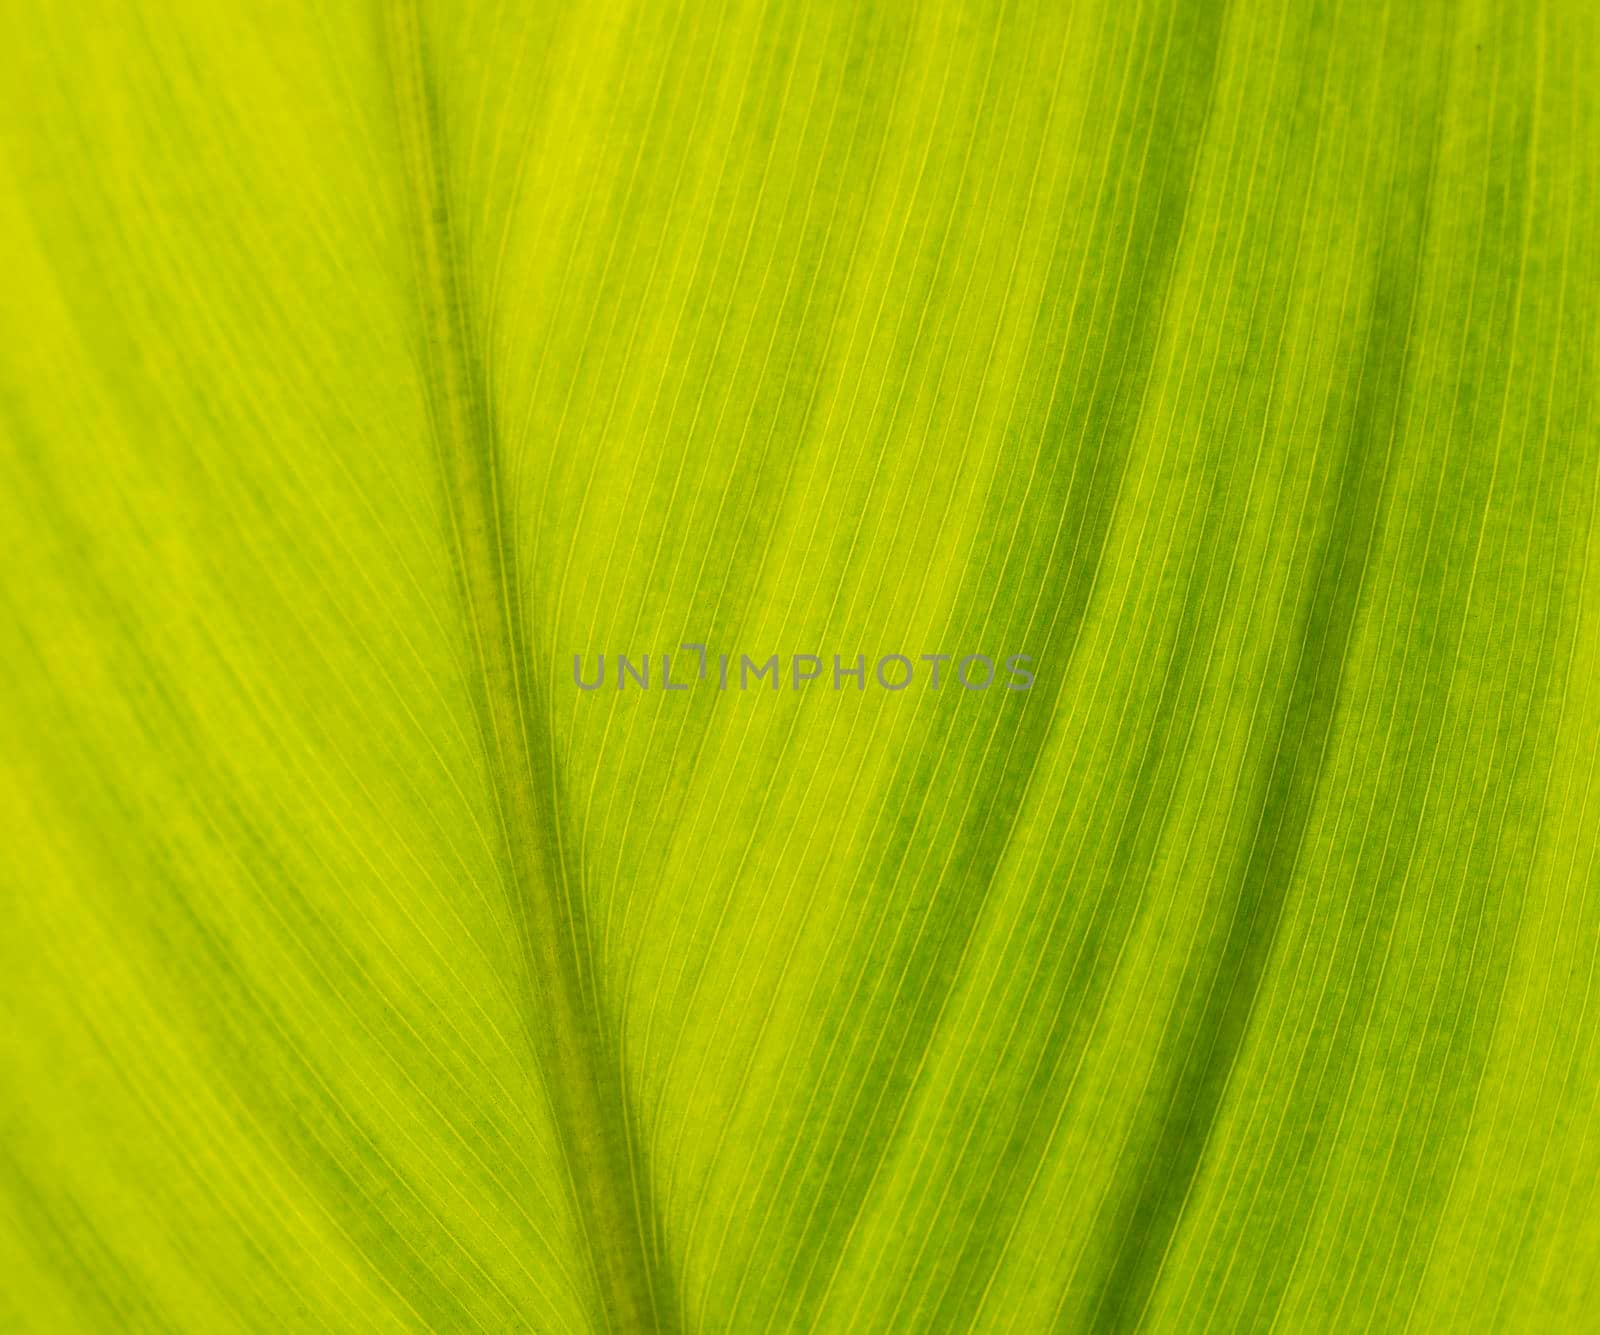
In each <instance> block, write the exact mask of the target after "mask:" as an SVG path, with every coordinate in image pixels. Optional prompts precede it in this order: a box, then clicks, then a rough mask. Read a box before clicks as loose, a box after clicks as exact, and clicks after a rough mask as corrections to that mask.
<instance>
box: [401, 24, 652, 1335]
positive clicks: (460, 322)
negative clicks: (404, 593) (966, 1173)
mask: <svg viewBox="0 0 1600 1335" xmlns="http://www.w3.org/2000/svg"><path fill="white" fill-rule="evenodd" d="M385 12H386V29H387V30H386V34H385V36H386V39H387V53H388V60H389V66H390V72H391V76H392V82H393V87H394V96H395V107H396V112H397V116H398V123H399V132H400V140H401V149H402V152H403V156H404V165H405V176H406V190H407V196H408V200H409V203H410V205H411V208H410V217H409V219H408V228H409V231H410V232H411V235H412V252H413V256H414V264H415V278H416V285H417V291H418V297H419V307H420V315H421V318H422V324H423V343H424V349H423V352H424V362H423V364H424V370H425V373H426V379H427V385H426V389H427V406H428V414H429V420H430V425H431V430H432V435H433V442H434V448H435V454H436V459H437V464H438V467H439V473H440V479H441V482H442V485H443V493H444V502H445V508H446V511H447V514H448V520H449V525H450V530H451V531H450V538H451V542H452V544H453V546H454V551H455V560H456V576H457V583H458V588H459V590H460V593H461V597H462V604H463V612H464V616H465V622H466V628H467V631H468V633H469V636H470V639H471V641H472V643H471V653H472V661H473V662H474V665H475V668H476V672H475V677H474V691H473V695H474V706H475V708H476V710H477V713H478V721H479V730H480V736H481V740H482V745H483V750H484V755H485V760H486V763H487V766H488V770H489V777H490V780H491V783H492V788H493V792H494V799H495V806H496V817H497V820H498V829H499V845H500V847H499V855H500V860H501V864H502V870H503V878H504V881H505V885H506V890H507V894H508V896H509V898H510V901H511V909H512V917H513V920H514V922H515V924H516V930H517V935H518V945H519V948H520V949H519V957H520V962H521V966H522V967H521V974H522V976H521V977H520V978H519V979H518V980H517V991H518V994H519V997H520V999H521V1005H522V1017H521V1018H522V1021H523V1026H524V1029H525V1031H526V1035H527V1041H528V1044H529V1048H530V1051H531V1053H532V1056H533V1059H534V1061H535V1063H536V1066H537V1069H538V1074H539V1076H540V1077H541V1081H540V1083H541V1084H542V1085H543V1087H544V1089H545V1090H546V1093H547V1097H548V1099H549V1101H550V1109H551V1112H552V1115H553V1117H554V1120H555V1123H556V1128H557V1131H558V1136H559V1142H560V1146H561V1151H562V1155H563V1158H564V1168H565V1172H566V1175H567V1179H568V1187H569V1190H570V1193H571V1196H572V1200H573V1206H574V1210H575V1213H576V1215H577V1221H578V1225H579V1229H580V1231H581V1233H582V1235H583V1238H584V1241H585V1245H586V1249H587V1253H588V1255H587V1258H586V1259H587V1261H588V1265H589V1268H590V1270H591V1272H592V1277H593V1281H594V1286H595V1294H594V1301H595V1303H596V1305H597V1309H598V1310H597V1311H596V1313H595V1315H596V1317H597V1319H598V1321H599V1322H600V1324H602V1325H603V1326H605V1327H606V1328H611V1329H621V1330H627V1331H636V1330H637V1331H642V1330H662V1329H668V1328H670V1327H672V1326H673V1325H674V1318H673V1312H674V1311H675V1308H674V1306H673V1304H672V1302H671V1301H670V1297H669V1295H667V1294H666V1293H665V1288H666V1284H665V1277H664V1275H662V1274H661V1273H660V1271H659V1269H658V1267H657V1266H656V1264H655V1262H654V1260H653V1254H652V1253H651V1251H650V1250H648V1249H647V1248H646V1247H645V1244H644V1230H645V1221H647V1220H650V1219H651V1218H652V1208H651V1202H650V1199H649V1196H650V1192H649V1183H648V1179H647V1177H646V1175H645V1174H644V1173H643V1172H641V1171H636V1169H635V1165H636V1163H637V1159H638V1155H637V1152H636V1148H635V1147H634V1146H633V1145H632V1143H631V1138H630V1136H629V1133H628V1129H627V1128H628V1126H629V1125H630V1123H629V1119H628V1118H627V1116H626V1107H625V1099H626V1091H625V1090H624V1088H623V1085H622V1079H621V1075H620V1068H619V1066H618V1065H617V1063H616V1062H615V1061H614V1060H613V1059H612V1053H611V1052H610V1044H609V1043H608V1041H607V1034H608V1032H609V1031H608V1030H607V1028H606V1026H605V1024H604V1023H603V1022H602V1019H601V1016H600V1015H599V1005H598V988H597V982H596V977H595V968H594V960H593V956H592V954H591V950H590V944H589V935H588V928H587V923H586V919H585V914H584V908H583V904H582V902H581V901H580V900H579V899H578V898H576V897H575V896H574V895H573V893H572V887H571V884H570V880H569V878H568V877H567V876H566V874H565V864H564V859H563V857H562V853H561V847H560V841H559V824H558V822H559V820H560V807H559V801H558V797H557V784H558V778H557V776H556V774H555V773H554V772H553V769H552V767H551V765H550V763H549V762H548V759H547V761H546V763H545V765H544V766H543V772H541V765H540V762H539V757H547V758H548V757H550V756H551V754H552V753H551V751H550V748H549V746H548V738H547V737H546V736H545V735H544V733H545V728H544V722H543V719H542V716H541V715H540V714H539V711H538V710H537V709H533V708H529V707H528V705H529V703H530V700H531V696H530V686H531V682H532V667H531V665H532V662H533V658H532V655H531V653H530V646H529V643H528V639H529V637H528V634H527V632H526V631H525V629H524V624H523V618H522V616H521V611H522V600H521V596H520V581H519V579H518V574H517V566H516V552H515V550H514V548H513V545H512V543H511V541H510V539H509V538H508V536H507V534H508V531H509V528H510V526H509V525H508V524H507V523H506V522H505V521H506V516H505V514H504V508H503V506H504V502H503V499H502V496H501V494H500V482H501V477H500V471H499V459H498V443H497V440H496V435H495V430H494V420H493V414H492V412H491V409H490V405H489V401H488V396H487V392H486V384H487V382H486V378H485V376H484V373H483V362H482V356H481V353H480V352H479V349H478V343H477V340H476V339H475V337H474V331H473V326H472V321H471V319H470V318H469V311H468V302H467V299H466V294H465V290H464V282H463V278H464V274H463V268H464V266H463V264H462V261H461V258H460V255H459V251H458V245H457V237H456V235H455V232H454V229H453V224H452V219H451V210H450V203H449V192H448V189H447V181H446V174H445V166H444V161H443V155H442V149H441V139H442V136H441V134H440V130H439V126H440V119H439V112H438V105H437V100H436V94H435V90H434V87H433V83H432V79H431V76H430V72H429V67H428V57H427V48H426V40H425V36H424V33H423V31H422V25H421V20H420V16H419V14H418V13H417V7H416V0H394V3H391V4H389V5H388V6H386V11H385Z"/></svg>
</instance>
